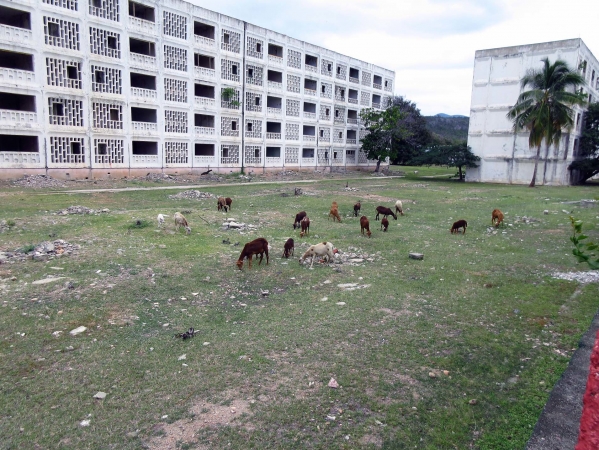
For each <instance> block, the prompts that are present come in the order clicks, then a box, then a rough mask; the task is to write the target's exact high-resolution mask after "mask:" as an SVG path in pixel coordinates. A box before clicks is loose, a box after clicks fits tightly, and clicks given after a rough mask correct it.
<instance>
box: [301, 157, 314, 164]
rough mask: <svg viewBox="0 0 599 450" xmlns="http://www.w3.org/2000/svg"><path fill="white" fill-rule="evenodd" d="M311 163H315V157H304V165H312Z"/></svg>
mask: <svg viewBox="0 0 599 450" xmlns="http://www.w3.org/2000/svg"><path fill="white" fill-rule="evenodd" d="M311 165H314V157H311V158H302V166H311Z"/></svg>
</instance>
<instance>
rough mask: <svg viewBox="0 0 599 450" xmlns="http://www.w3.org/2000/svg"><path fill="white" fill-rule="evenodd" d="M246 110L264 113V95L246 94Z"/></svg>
mask: <svg viewBox="0 0 599 450" xmlns="http://www.w3.org/2000/svg"><path fill="white" fill-rule="evenodd" d="M245 110H246V111H254V112H262V94H259V93H257V92H246V93H245Z"/></svg>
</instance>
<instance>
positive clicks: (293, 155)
mask: <svg viewBox="0 0 599 450" xmlns="http://www.w3.org/2000/svg"><path fill="white" fill-rule="evenodd" d="M298 157H299V147H285V164H297V163H298V160H299V159H298Z"/></svg>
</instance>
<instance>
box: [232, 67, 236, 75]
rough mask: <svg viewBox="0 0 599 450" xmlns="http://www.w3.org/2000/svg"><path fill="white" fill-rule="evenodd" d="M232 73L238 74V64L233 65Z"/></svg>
mask: <svg viewBox="0 0 599 450" xmlns="http://www.w3.org/2000/svg"><path fill="white" fill-rule="evenodd" d="M231 73H232V74H233V75H237V66H235V65H233V66H231Z"/></svg>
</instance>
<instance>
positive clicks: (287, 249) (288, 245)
mask: <svg viewBox="0 0 599 450" xmlns="http://www.w3.org/2000/svg"><path fill="white" fill-rule="evenodd" d="M294 249H295V243H294V242H293V239H292V238H289V239H287V242H285V246H284V247H283V258H289V256H293V250H294Z"/></svg>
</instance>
